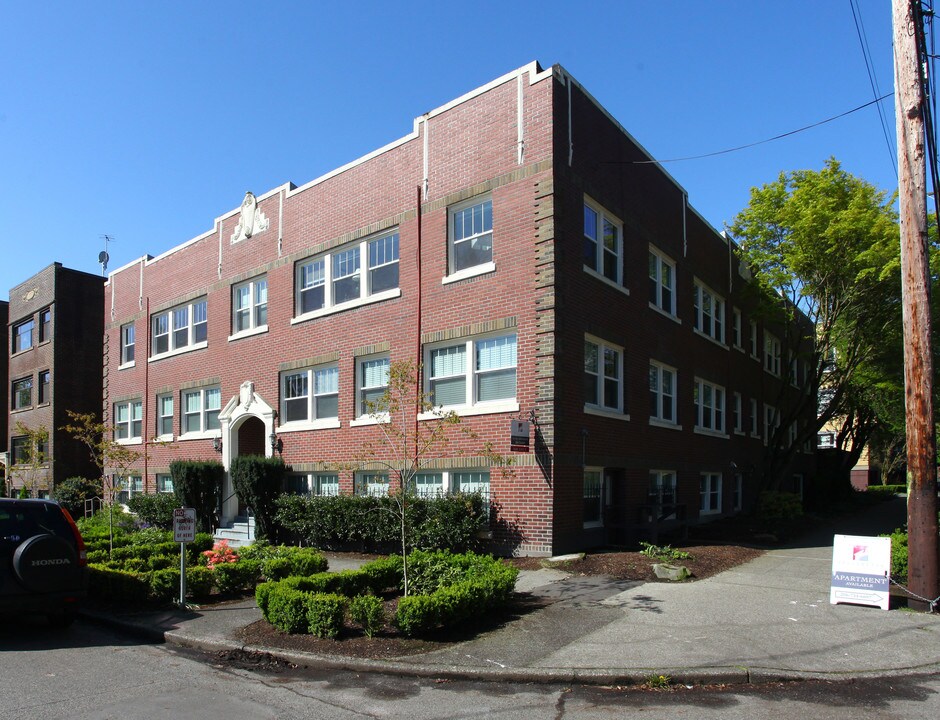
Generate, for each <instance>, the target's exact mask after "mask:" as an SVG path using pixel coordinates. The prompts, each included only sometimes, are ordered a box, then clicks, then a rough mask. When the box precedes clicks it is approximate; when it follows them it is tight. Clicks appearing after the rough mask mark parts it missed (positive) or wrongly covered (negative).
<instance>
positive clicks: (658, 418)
mask: <svg viewBox="0 0 940 720" xmlns="http://www.w3.org/2000/svg"><path fill="white" fill-rule="evenodd" d="M650 367H655V368H656V371H657V375H658V379H657V386H658V387H659V390H658V391H657V393H656V397H657V403H656V405H657V411H658V412H659V415H650V425H655V426H656V427H677V426H678V425H679V423H678V414H677V413H678V405H679V401H678V398H679V371H678V370H676V368H674V367H672V366H671V365H666V363H661V362H659V361H658V360H650ZM664 370H666V371H668V372H670V373H671V374H672V402H671V404H672V420H667V419H666V418H664V417H663V416H662V405H663V399H664V397H665V396H664V395H663V371H664ZM647 391H649V390H648V389H647Z"/></svg>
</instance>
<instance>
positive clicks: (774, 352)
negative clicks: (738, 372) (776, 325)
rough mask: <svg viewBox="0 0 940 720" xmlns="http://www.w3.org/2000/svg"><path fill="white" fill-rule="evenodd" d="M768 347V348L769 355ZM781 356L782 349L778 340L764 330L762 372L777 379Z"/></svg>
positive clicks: (780, 366) (781, 360)
mask: <svg viewBox="0 0 940 720" xmlns="http://www.w3.org/2000/svg"><path fill="white" fill-rule="evenodd" d="M768 345H769V346H770V348H769V349H770V352H769V353H768ZM781 355H782V348H781V346H780V338H778V337H777V336H776V335H774V334H773V333H772V332H770V331H768V330H764V363H763V365H764V372H766V373H768V374H770V375H773V376H774V377H776V378H779V377H780V371H781V368H782V363H783V358H782V356H781Z"/></svg>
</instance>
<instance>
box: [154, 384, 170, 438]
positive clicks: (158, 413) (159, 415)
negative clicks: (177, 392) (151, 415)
mask: <svg viewBox="0 0 940 720" xmlns="http://www.w3.org/2000/svg"><path fill="white" fill-rule="evenodd" d="M164 397H169V398H170V399H172V400H173V414H172V415H170V418H171V420H170V424H171V425H172V424H174V423H175V422H176V398H175V397H174V395H173V393H160V394H159V395H157V407H156V410H157V427H158V428H159V426H160V421H161V420H162V419H163V418H164V417H166V416H165V415H161V414H160V399H161V398H164ZM153 439H154V440H155V441H156V442H173V433H169V434H164V435H156V436H154V438H153Z"/></svg>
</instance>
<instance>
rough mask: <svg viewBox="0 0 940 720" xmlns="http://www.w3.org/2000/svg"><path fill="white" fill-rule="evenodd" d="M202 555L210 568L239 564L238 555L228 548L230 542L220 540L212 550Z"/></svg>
mask: <svg viewBox="0 0 940 720" xmlns="http://www.w3.org/2000/svg"><path fill="white" fill-rule="evenodd" d="M202 554H203V555H204V556H205V557H206V564H207V565H208V566H209V567H215V566H216V565H222V564H224V563H233V562H238V554H237V553H236V552H235V550H234V549H233V548H230V547H229V546H228V540H219V541H218V542H217V543H216V544H215V545H213V546H212V549H211V550H205V551H203V553H202Z"/></svg>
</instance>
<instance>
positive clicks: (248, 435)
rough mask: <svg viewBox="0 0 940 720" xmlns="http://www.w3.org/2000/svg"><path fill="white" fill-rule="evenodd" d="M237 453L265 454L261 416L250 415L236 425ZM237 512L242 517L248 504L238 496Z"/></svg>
mask: <svg viewBox="0 0 940 720" xmlns="http://www.w3.org/2000/svg"><path fill="white" fill-rule="evenodd" d="M238 454H239V456H241V455H260V456H261V457H264V455H265V435H264V422H262V420H261V418H256V417H250V418H247V419H246V420H245V422H243V423H242V424H241V425H239V427H238ZM238 514H239V515H240V516H242V517H244V516H246V515H247V514H248V506H247V505H245V502H244V500H242V499H241V498H238Z"/></svg>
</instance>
